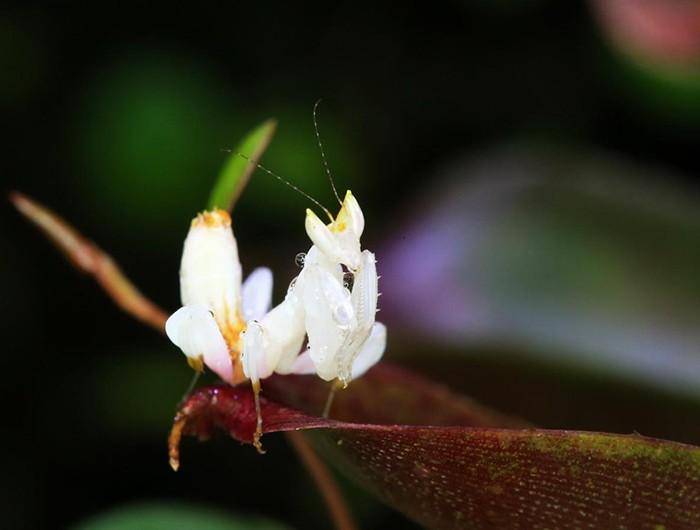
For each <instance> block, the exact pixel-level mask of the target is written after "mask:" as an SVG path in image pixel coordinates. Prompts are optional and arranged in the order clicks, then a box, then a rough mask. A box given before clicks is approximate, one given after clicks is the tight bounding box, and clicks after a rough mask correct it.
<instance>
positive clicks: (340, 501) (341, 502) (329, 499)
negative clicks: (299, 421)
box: [285, 431, 357, 530]
mask: <svg viewBox="0 0 700 530" xmlns="http://www.w3.org/2000/svg"><path fill="white" fill-rule="evenodd" d="M285 435H286V436H287V440H289V442H290V443H291V444H292V447H294V450H295V451H296V453H297V455H298V456H299V458H300V459H301V461H302V462H303V463H304V466H305V467H306V470H307V471H308V472H309V474H310V475H311V477H312V478H313V479H314V481H315V482H316V487H317V488H318V489H319V490H320V491H321V494H322V495H323V498H324V500H325V501H326V506H327V507H328V512H329V515H330V517H331V519H332V520H333V523H334V525H335V528H336V530H357V526H355V522H354V521H353V519H352V516H351V515H350V511H349V510H348V507H347V505H346V504H345V499H344V498H343V494H342V493H341V491H340V488H339V487H338V484H337V483H336V481H335V479H334V478H333V475H331V473H330V471H329V470H328V467H326V464H324V463H323V461H322V460H321V459H320V458H319V457H318V455H317V454H316V452H315V451H314V449H313V448H312V447H311V445H310V444H309V442H308V441H307V440H306V438H304V435H303V434H302V433H301V432H296V431H289V432H286V433H285Z"/></svg>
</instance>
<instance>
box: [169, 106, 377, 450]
mask: <svg viewBox="0 0 700 530" xmlns="http://www.w3.org/2000/svg"><path fill="white" fill-rule="evenodd" d="M318 103H319V102H317V103H316V105H315V106H314V127H315V130H316V135H317V139H318V142H319V147H320V148H321V153H322V158H323V162H324V167H325V169H326V172H327V174H328V176H329V178H330V181H331V184H332V186H333V191H334V193H335V195H336V197H337V198H338V194H337V191H336V189H335V185H334V183H333V179H332V177H331V175H330V171H329V169H328V166H327V163H326V160H325V154H324V153H323V146H322V144H321V141H320V136H319V135H318V127H317V124H316V109H317V106H318ZM241 156H243V155H241ZM244 158H246V157H244ZM256 165H257V167H259V168H260V169H262V170H264V171H266V172H267V173H269V174H271V175H272V176H274V177H276V178H278V179H280V180H282V181H283V182H285V183H286V184H287V185H289V186H291V187H293V188H294V189H297V191H299V192H300V193H302V194H303V195H305V196H306V197H307V198H309V199H311V200H312V201H313V202H314V203H315V204H316V205H318V206H320V207H321V208H322V209H323V210H324V211H325V213H326V214H327V215H328V217H329V218H330V223H328V224H326V223H324V222H323V221H322V220H321V219H319V218H318V217H317V216H316V214H315V213H313V212H312V211H311V210H309V209H307V211H306V220H305V228H306V233H307V235H308V236H309V238H310V239H311V242H312V246H311V248H310V249H309V251H308V252H307V253H306V255H305V258H304V259H303V265H302V270H301V272H300V273H299V275H298V276H297V277H296V278H294V279H293V280H292V282H291V284H290V287H289V289H288V291H287V294H286V296H285V299H284V301H282V302H281V303H280V304H279V305H277V306H275V307H274V308H272V309H270V306H271V299H272V273H271V272H270V270H269V269H267V268H259V269H256V270H255V271H253V272H252V273H251V274H250V276H249V277H248V278H247V279H246V280H245V282H241V280H242V272H241V265H240V262H239V259H238V248H237V244H236V240H235V237H234V235H233V230H232V226H231V219H230V217H229V216H228V214H227V213H226V212H224V211H222V210H214V211H210V212H203V213H201V214H199V215H198V216H197V217H195V219H194V220H193V221H192V223H191V226H190V230H189V233H188V235H187V238H186V239H185V244H184V249H183V255H182V261H181V267H180V292H181V299H182V304H183V307H181V308H180V309H178V310H177V311H176V312H175V313H174V314H173V315H172V316H171V317H170V318H169V319H168V321H167V323H166V333H167V335H168V337H169V338H170V340H171V341H172V342H173V343H174V344H176V345H177V346H178V347H179V348H180V349H181V350H182V351H183V353H184V354H185V355H186V356H187V358H188V362H189V363H190V365H191V366H192V367H193V368H194V369H195V370H198V371H201V370H202V369H203V367H204V366H205V365H206V366H207V367H209V368H210V369H211V370H212V371H214V372H215V373H217V374H218V375H219V376H220V377H221V378H222V379H223V380H224V381H226V382H228V383H230V384H233V385H235V384H238V383H241V382H243V381H245V380H246V379H249V380H250V381H251V384H252V387H253V391H254V395H255V405H256V413H257V428H256V432H255V436H254V445H255V447H256V448H257V449H258V451H260V452H262V445H261V443H260V437H261V435H262V417H261V414H260V402H259V392H260V381H261V380H262V379H265V378H267V377H269V376H270V375H272V374H273V373H279V374H313V373H315V374H317V375H318V376H319V377H321V378H322V379H324V380H326V381H336V382H339V383H340V385H342V386H347V384H348V383H349V382H350V381H351V380H352V379H354V378H357V377H360V376H361V375H362V374H364V373H365V372H366V371H367V370H368V369H369V368H371V367H372V366H373V365H374V364H376V363H377V362H378V361H379V359H380V358H381V356H382V354H383V353H384V349H385V345H386V328H385V326H384V325H383V324H381V323H377V322H375V314H376V312H377V299H378V296H379V293H378V276H377V271H376V260H375V257H374V254H372V253H371V252H370V251H368V250H362V249H361V245H360V236H361V235H362V232H363V230H364V215H363V213H362V210H361V208H360V205H359V203H358V202H357V200H356V199H355V197H354V196H353V195H352V193H351V192H350V191H349V190H348V191H347V193H346V195H345V198H344V200H343V201H342V202H341V201H340V199H339V198H338V201H339V202H340V203H341V208H340V211H339V212H338V214H337V215H336V216H335V217H333V216H332V215H331V214H330V212H328V210H326V209H325V208H323V206H321V205H320V204H319V203H318V202H317V201H315V200H314V199H313V198H311V197H309V196H308V195H307V194H305V193H304V192H302V191H301V190H299V189H298V188H296V186H294V185H292V184H291V183H289V182H287V181H285V180H284V179H282V178H281V177H279V176H278V175H276V174H275V173H273V172H271V171H270V170H268V169H267V168H265V167H263V166H261V165H260V164H256ZM305 339H307V347H306V348H305V349H303V350H302V346H303V344H304V340H305ZM334 388H335V387H334ZM331 396H332V394H331ZM329 404H330V402H329V403H328V404H327V406H326V409H327V408H328V406H329Z"/></svg>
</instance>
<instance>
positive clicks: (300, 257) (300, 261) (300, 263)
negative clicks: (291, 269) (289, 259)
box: [294, 252, 306, 269]
mask: <svg viewBox="0 0 700 530" xmlns="http://www.w3.org/2000/svg"><path fill="white" fill-rule="evenodd" d="M304 262H306V252H299V254H297V255H296V256H294V263H296V265H297V267H299V268H300V269H301V268H303V267H304Z"/></svg>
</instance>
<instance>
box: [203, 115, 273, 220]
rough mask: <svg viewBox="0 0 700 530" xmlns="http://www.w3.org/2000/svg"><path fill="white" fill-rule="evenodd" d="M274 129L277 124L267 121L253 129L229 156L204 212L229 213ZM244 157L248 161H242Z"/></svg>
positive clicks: (268, 142) (270, 138)
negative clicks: (219, 210)
mask: <svg viewBox="0 0 700 530" xmlns="http://www.w3.org/2000/svg"><path fill="white" fill-rule="evenodd" d="M276 129H277V121H276V120H274V119H269V120H267V121H265V122H263V123H262V124H260V125H259V126H258V127H256V128H255V129H253V130H252V131H251V132H250V133H248V135H247V136H246V137H245V138H243V140H242V141H241V142H240V143H239V144H238V145H237V146H236V148H235V149H234V150H233V151H232V152H231V154H230V155H229V157H228V159H227V160H226V162H225V163H224V166H223V168H222V169H221V172H220V173H219V177H218V178H217V180H216V184H215V185H214V189H213V190H212V192H211V195H210V196H209V202H208V203H207V209H209V210H213V209H215V208H220V209H222V210H226V211H228V212H230V211H231V210H233V207H234V205H235V204H236V201H237V200H238V198H239V197H240V196H241V193H243V190H244V189H245V187H246V185H247V184H248V181H249V180H250V177H251V176H252V174H253V172H254V171H255V164H257V163H258V161H259V160H260V158H261V157H262V155H263V153H264V152H265V150H266V149H267V147H268V146H269V145H270V142H271V141H272V137H273V136H274V134H275V130H276ZM239 153H240V154H242V155H244V156H246V157H247V158H248V159H249V160H246V159H245V158H243V157H241V156H240V155H239Z"/></svg>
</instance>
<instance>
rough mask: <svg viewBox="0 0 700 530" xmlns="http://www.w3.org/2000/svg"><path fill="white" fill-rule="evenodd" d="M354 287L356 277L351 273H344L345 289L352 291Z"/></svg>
mask: <svg viewBox="0 0 700 530" xmlns="http://www.w3.org/2000/svg"><path fill="white" fill-rule="evenodd" d="M353 285H355V275H354V274H353V273H352V272H350V271H347V272H345V273H343V287H345V288H346V289H347V290H348V291H352V287H353Z"/></svg>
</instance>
